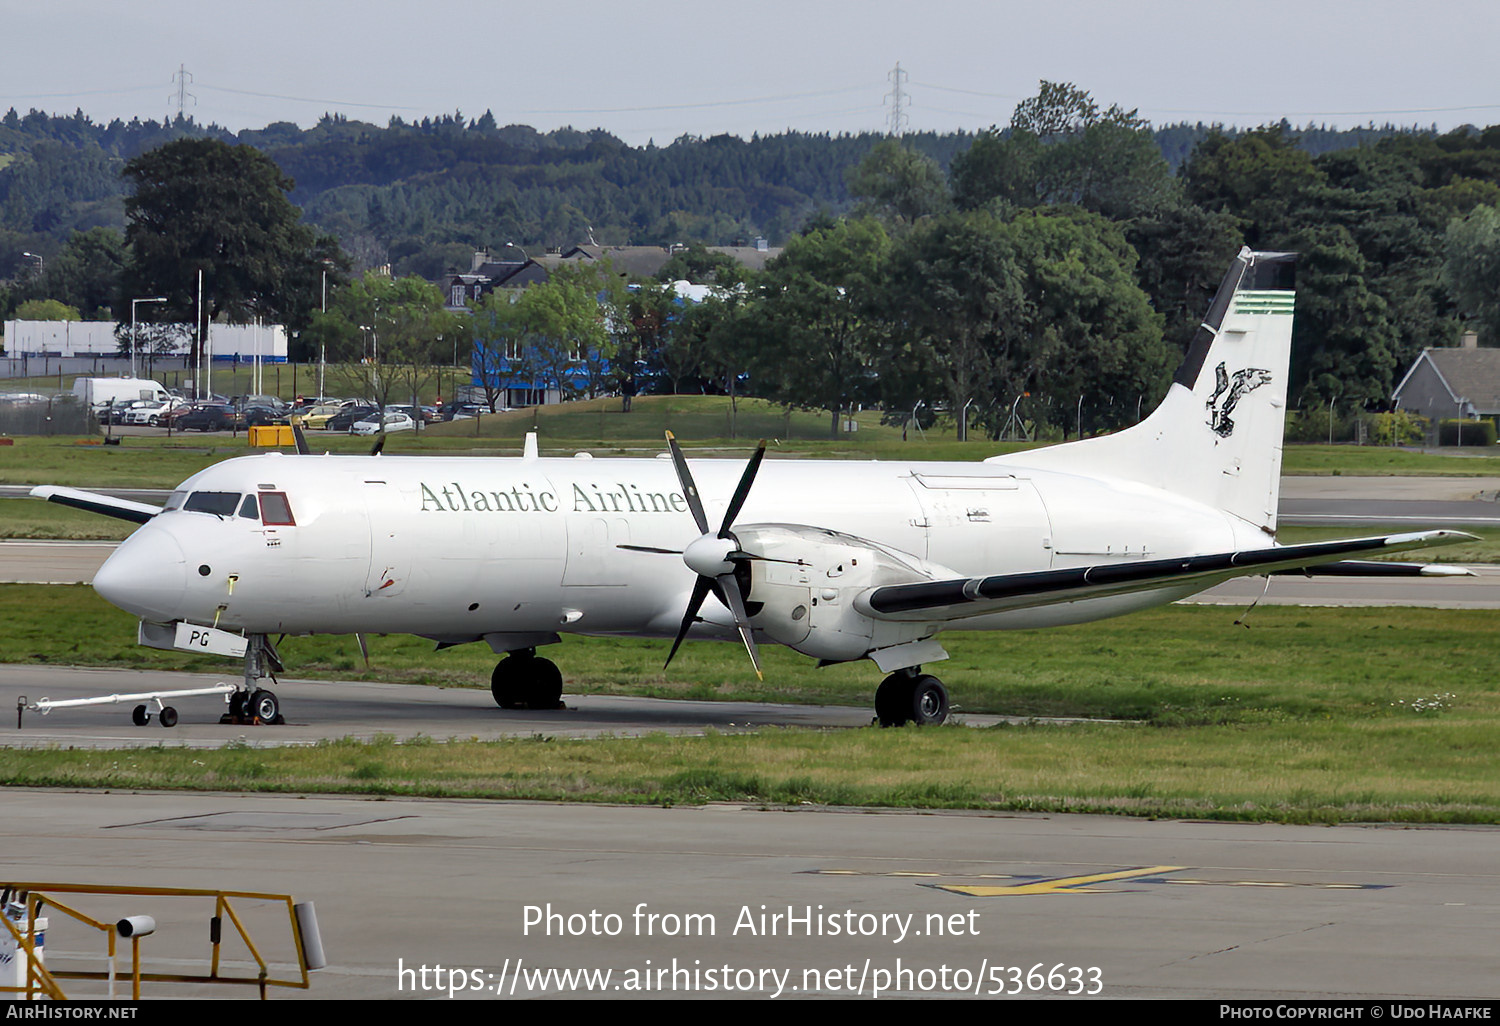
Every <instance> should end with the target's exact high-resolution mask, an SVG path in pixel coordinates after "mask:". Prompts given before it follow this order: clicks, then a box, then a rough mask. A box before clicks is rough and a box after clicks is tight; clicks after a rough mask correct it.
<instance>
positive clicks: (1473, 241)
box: [1442, 204, 1500, 345]
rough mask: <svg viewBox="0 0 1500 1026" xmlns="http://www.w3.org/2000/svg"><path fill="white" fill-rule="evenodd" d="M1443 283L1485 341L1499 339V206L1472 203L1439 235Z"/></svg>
mask: <svg viewBox="0 0 1500 1026" xmlns="http://www.w3.org/2000/svg"><path fill="white" fill-rule="evenodd" d="M1442 274H1443V284H1444V286H1445V287H1446V288H1447V290H1448V292H1449V294H1450V295H1451V296H1452V297H1453V301H1454V302H1455V303H1456V304H1457V306H1458V309H1459V310H1460V311H1461V312H1462V313H1463V314H1464V315H1465V316H1467V317H1469V318H1470V319H1471V320H1472V321H1474V322H1475V323H1476V324H1477V325H1478V327H1479V329H1480V337H1481V338H1482V339H1483V340H1484V342H1485V344H1487V345H1495V344H1497V343H1500V209H1497V208H1496V207H1494V206H1490V205H1487V204H1486V205H1481V206H1477V207H1475V208H1474V209H1473V210H1472V211H1471V212H1470V213H1469V215H1468V216H1467V217H1463V218H1455V219H1454V220H1453V222H1452V223H1451V224H1449V225H1448V230H1447V232H1446V233H1445V235H1444V238H1443V271H1442Z"/></svg>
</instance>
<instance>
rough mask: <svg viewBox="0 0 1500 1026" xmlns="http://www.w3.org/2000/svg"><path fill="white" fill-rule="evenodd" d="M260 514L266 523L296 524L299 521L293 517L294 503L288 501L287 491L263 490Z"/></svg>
mask: <svg viewBox="0 0 1500 1026" xmlns="http://www.w3.org/2000/svg"><path fill="white" fill-rule="evenodd" d="M260 514H261V523H264V524H286V525H289V526H295V525H296V523H297V521H295V520H293V519H292V505H291V503H289V502H287V501H286V492H261V493H260Z"/></svg>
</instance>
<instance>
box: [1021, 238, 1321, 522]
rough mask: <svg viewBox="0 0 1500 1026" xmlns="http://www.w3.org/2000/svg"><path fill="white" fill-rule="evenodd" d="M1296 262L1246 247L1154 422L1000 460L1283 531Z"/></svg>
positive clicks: (1152, 418) (1292, 257) (1290, 257)
mask: <svg viewBox="0 0 1500 1026" xmlns="http://www.w3.org/2000/svg"><path fill="white" fill-rule="evenodd" d="M1295 262H1296V255H1295V254H1292V253H1257V252H1253V251H1251V250H1250V249H1248V248H1246V249H1241V250H1240V253H1239V256H1237V257H1236V258H1235V261H1234V264H1233V265H1232V266H1231V267H1230V268H1229V273H1228V274H1226V275H1225V276H1224V281H1223V282H1222V283H1221V284H1220V285H1219V291H1218V292H1217V293H1215V295H1214V300H1213V303H1212V304H1211V305H1210V306H1209V309H1208V316H1207V317H1206V318H1205V319H1204V321H1203V324H1202V325H1201V326H1200V327H1199V328H1198V333H1197V334H1196V335H1195V336H1194V337H1193V344H1192V346H1191V347H1190V348H1189V349H1188V353H1187V357H1186V358H1185V359H1184V360H1183V362H1182V366H1180V367H1178V368H1177V373H1176V375H1175V376H1174V377H1173V379H1172V387H1171V388H1170V389H1169V390H1168V392H1167V396H1166V398H1165V399H1164V400H1162V403H1161V405H1160V406H1158V407H1157V408H1156V410H1155V412H1153V413H1152V414H1151V416H1149V417H1147V418H1146V419H1145V420H1143V421H1141V422H1140V423H1139V424H1137V425H1135V426H1134V427H1131V428H1127V429H1125V430H1124V431H1119V432H1116V433H1115V434H1112V435H1105V436H1102V437H1099V438H1089V439H1083V440H1081V441H1077V442H1070V443H1067V444H1064V445H1057V446H1053V447H1051V448H1048V449H1037V450H1033V451H1031V452H1027V453H1025V454H1019V453H1017V454H1014V455H1011V456H1006V457H994V462H1006V463H1012V462H1013V463H1017V464H1020V463H1024V464H1025V465H1026V466H1028V467H1037V468H1039V469H1046V470H1056V471H1062V472H1066V473H1079V474H1088V475H1091V476H1107V477H1116V478H1124V479H1126V480H1129V481H1137V482H1140V483H1141V484H1146V485H1151V486H1152V487H1155V488H1161V489H1163V490H1165V491H1169V492H1174V493H1176V494H1178V495H1183V496H1186V497H1187V498H1190V499H1194V500H1197V501H1199V502H1202V503H1205V504H1207V505H1210V506H1214V507H1217V508H1219V509H1222V510H1225V511H1227V512H1229V513H1231V514H1233V515H1234V516H1236V517H1239V518H1240V519H1242V520H1244V521H1246V522H1248V523H1250V524H1253V525H1255V526H1256V527H1259V528H1261V529H1262V530H1264V531H1266V532H1267V533H1271V534H1274V533H1275V531H1276V503H1277V499H1278V496H1279V493H1280V489H1281V445H1282V429H1283V427H1284V425H1285V413H1286V409H1285V407H1286V388H1287V369H1288V365H1289V363H1290V360H1291V348H1292V310H1293V306H1294V303H1295V292H1294V291H1293V279H1294V271H1295Z"/></svg>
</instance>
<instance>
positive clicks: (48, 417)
mask: <svg viewBox="0 0 1500 1026" xmlns="http://www.w3.org/2000/svg"><path fill="white" fill-rule="evenodd" d="M98 429H99V422H98V420H97V419H95V417H94V415H93V412H92V411H91V410H90V409H89V407H88V404H87V403H84V402H83V401H82V400H80V399H79V398H78V397H77V396H74V395H73V394H72V393H70V392H64V393H61V394H59V395H41V394H39V393H28V394H24V395H0V435H4V436H17V435H91V434H93V433H95V432H96V431H97V430H98Z"/></svg>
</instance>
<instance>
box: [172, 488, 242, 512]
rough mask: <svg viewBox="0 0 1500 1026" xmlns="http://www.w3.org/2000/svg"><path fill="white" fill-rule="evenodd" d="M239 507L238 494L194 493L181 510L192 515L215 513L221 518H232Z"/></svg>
mask: <svg viewBox="0 0 1500 1026" xmlns="http://www.w3.org/2000/svg"><path fill="white" fill-rule="evenodd" d="M239 505H240V493H239V492H194V493H193V494H192V495H189V496H188V500H187V502H186V503H185V504H184V505H183V507H182V508H183V509H185V510H189V511H190V512H194V513H217V514H218V515H219V516H221V517H232V516H234V511H235V510H236V509H238V508H239Z"/></svg>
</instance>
